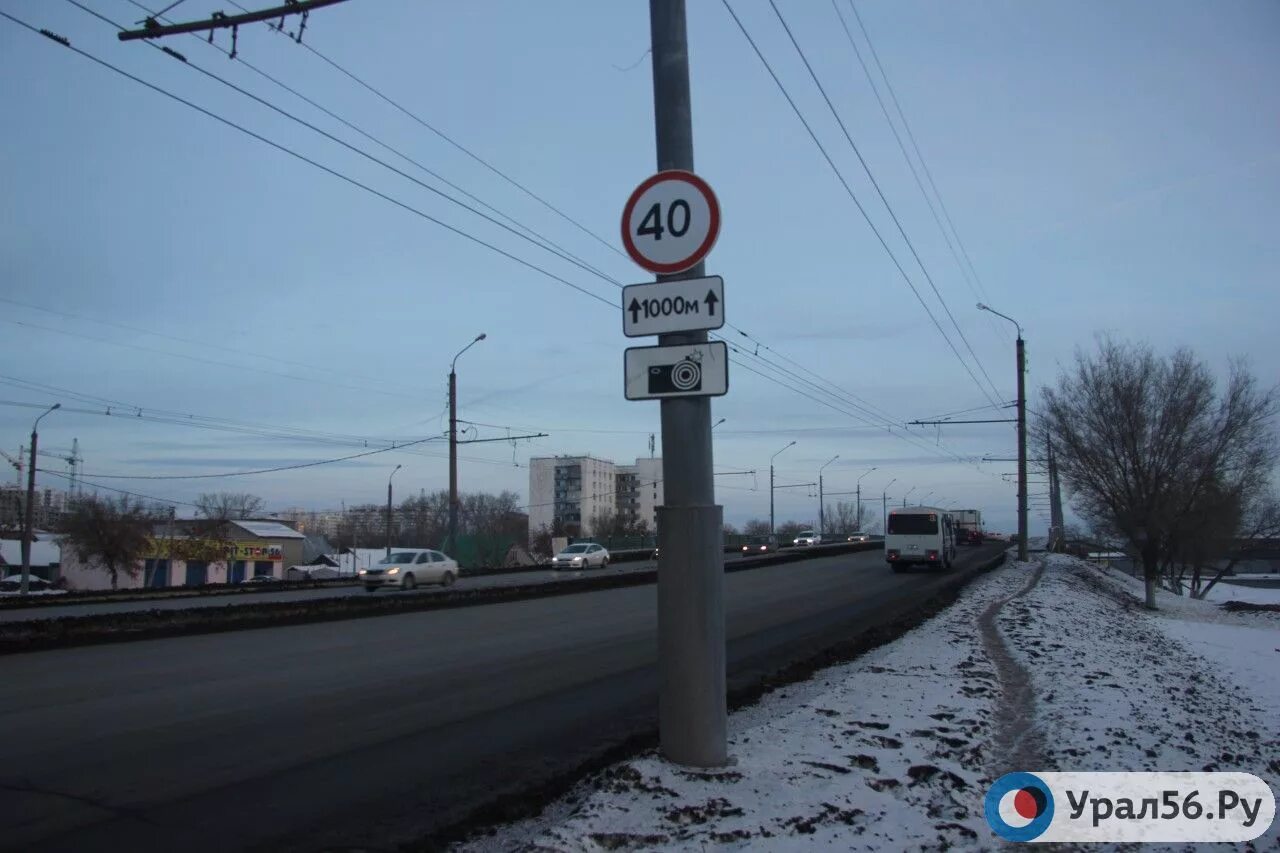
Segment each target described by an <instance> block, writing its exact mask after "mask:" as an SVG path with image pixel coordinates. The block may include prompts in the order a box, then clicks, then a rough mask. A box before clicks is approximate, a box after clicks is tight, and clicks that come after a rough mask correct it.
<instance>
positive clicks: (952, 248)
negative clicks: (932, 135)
mask: <svg viewBox="0 0 1280 853" xmlns="http://www.w3.org/2000/svg"><path fill="white" fill-rule="evenodd" d="M849 5H850V6H852V5H853V0H849ZM831 7H832V8H833V9H835V10H836V16H837V17H838V18H840V27H841V29H843V30H844V34H845V38H846V39H848V41H849V47H851V48H853V55H854V56H855V57H856V58H857V60H858V65H859V66H861V68H862V73H863V74H864V75H865V76H866V78H867V82H868V83H869V84H871V92H872V94H874V95H875V96H876V103H877V104H879V105H880V112H881V113H882V114H883V115H884V120H885V123H887V124H888V125H889V130H890V131H892V133H893V139H894V141H895V142H897V143H898V150H899V151H900V152H902V159H903V160H905V161H906V163H907V168H908V169H910V170H911V177H912V179H913V180H914V181H915V184H916V188H917V189H919V190H920V195H921V197H923V198H924V202H925V204H926V205H928V207H929V213H930V214H931V215H932V216H933V222H934V224H935V225H937V226H938V230H939V231H940V232H941V233H942V239H943V240H944V241H945V242H946V244H947V250H948V251H949V252H950V253H951V258H952V260H954V261H955V262H956V266H957V267H959V269H960V276H961V278H963V279H964V283H965V284H966V285H968V287H969V291H970V292H971V293H972V294H973V295H974V298H975V299H977V300H978V301H979V302H987V301H990V300H989V299H988V298H987V297H986V295H985V293H980V292H979V290H978V288H977V287H975V286H974V283H973V277H972V275H971V274H970V271H969V269H968V268H966V267H965V265H964V261H962V260H961V259H960V255H959V253H958V252H957V251H956V244H955V241H953V240H952V239H951V234H950V232H948V230H947V227H946V226H945V225H943V224H942V218H941V217H940V216H939V215H938V206H937V205H935V204H934V203H933V198H932V197H931V196H930V195H929V192H928V191H927V190H926V189H925V188H924V182H923V181H922V180H921V179H920V171H919V170H918V169H917V168H916V164H915V161H914V160H912V159H911V155H910V154H908V153H907V146H906V144H905V143H904V142H903V141H902V134H900V133H899V132H898V126H897V124H895V123H894V121H893V117H892V116H891V115H890V114H889V107H888V105H887V104H886V103H885V102H884V98H883V97H882V96H881V94H880V87H879V86H877V85H876V80H875V77H874V76H872V74H871V68H870V67H869V66H868V65H867V62H866V60H865V59H863V58H862V50H861V49H860V48H859V47H858V43H857V41H856V40H855V39H854V37H853V33H852V31H850V29H849V22H848V21H847V20H845V16H844V12H842V11H840V3H839V0H831ZM855 13H856V10H855ZM863 36H864V37H865V36H866V29H865V28H864V29H863ZM867 44H868V45H870V41H868V42H867ZM881 71H882V73H883V69H881ZM885 82H886V84H887V83H888V78H887V77H885ZM899 114H901V111H899ZM903 121H904V123H905V117H904V118H903ZM916 154H917V156H919V149H918V148H917V150H916ZM920 162H921V164H922V165H923V164H924V159H923V158H921V160H920ZM938 201H939V202H941V201H942V199H941V196H939V198H938ZM987 322H988V323H989V324H990V325H991V327H992V328H993V329H996V328H998V329H999V330H1000V331H999V332H998V333H997V334H1000V333H1003V334H1005V335H1008V332H1009V330H1008V329H1007V328H1005V327H1004V326H999V325H998V324H997V323H996V321H995V318H994V317H991V316H989V315H988V316H987Z"/></svg>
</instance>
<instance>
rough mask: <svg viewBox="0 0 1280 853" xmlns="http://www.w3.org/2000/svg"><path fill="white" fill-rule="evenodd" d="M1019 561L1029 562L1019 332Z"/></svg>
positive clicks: (1024, 395)
mask: <svg viewBox="0 0 1280 853" xmlns="http://www.w3.org/2000/svg"><path fill="white" fill-rule="evenodd" d="M1017 348H1018V559H1019V560H1020V561H1021V562H1024V563H1025V562H1026V560H1027V387H1026V373H1027V362H1026V350H1025V348H1024V346H1023V343H1022V331H1021V330H1019V331H1018V341H1017Z"/></svg>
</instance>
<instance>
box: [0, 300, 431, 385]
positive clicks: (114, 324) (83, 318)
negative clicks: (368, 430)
mask: <svg viewBox="0 0 1280 853" xmlns="http://www.w3.org/2000/svg"><path fill="white" fill-rule="evenodd" d="M0 302H5V303H8V304H9V305H17V306H19V307H21V308H27V309H30V310H32V311H42V312H44V313H46V314H53V315H54V316H56V317H63V318H66V319H70V320H79V321H81V322H85V323H97V324H99V325H102V326H111V327H113V328H117V329H122V330H124V331H128V332H133V333H135V334H141V335H150V336H152V337H156V338H163V339H165V340H170V341H176V342H178V343H184V344H194V345H199V346H204V347H207V346H208V343H209V342H208V341H200V340H196V339H194V338H183V337H180V336H178V335H170V334H167V333H165V332H157V331H154V330H152V329H146V328H143V327H141V326H131V325H129V324H128V323H120V322H116V321H114V320H103V319H99V318H96V317H86V316H85V315H83V314H75V313H72V312H70V311H64V310H60V309H57V308H48V307H46V306H43V305H36V304H34V303H31V302H23V301H21V300H18V299H11V298H9V297H7V296H0ZM67 334H70V333H67ZM218 349H219V350H221V351H226V352H233V353H236V354H238V355H245V356H249V357H250V358H260V359H263V360H265V361H278V362H280V363H281V364H288V365H292V366H294V367H304V368H307V369H308V370H318V371H320V372H322V373H333V374H335V375H345V376H349V377H351V378H352V379H360V380H362V381H366V382H380V383H383V384H387V383H386V380H385V379H378V378H376V377H372V376H363V375H361V374H358V373H348V372H346V371H343V370H338V369H336V368H332V367H322V366H321V365H318V364H308V363H307V362H305V361H294V360H293V359H288V358H282V357H280V356H273V355H266V354H264V353H257V352H252V351H250V350H242V349H237V348H235V347H231V346H226V345H224V344H222V343H221V342H220V343H219V344H218ZM245 369H253V368H245ZM273 375H277V376H284V375H286V374H273ZM294 378H298V379H301V378H302V377H294ZM306 381H317V380H306ZM326 384H328V383H326ZM336 387H341V388H350V387H351V386H347V385H339V386H336ZM372 390H376V389H372ZM404 390H405V391H406V392H412V396H414V397H415V398H416V397H418V396H421V395H422V394H425V393H429V391H428V389H425V388H422V389H411V388H407V389H404ZM396 396H409V394H408V393H406V394H397V395H396Z"/></svg>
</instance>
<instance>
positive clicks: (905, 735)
mask: <svg viewBox="0 0 1280 853" xmlns="http://www.w3.org/2000/svg"><path fill="white" fill-rule="evenodd" d="M1044 566H1045V568H1044V570H1043V572H1040V571H1038V570H1037V566H1036V565H1035V564H1018V563H1011V564H1009V565H1008V566H1006V567H1004V568H1001V569H998V570H996V571H994V572H991V573H989V574H988V575H986V576H984V577H982V578H980V579H978V580H977V581H975V582H974V583H972V584H970V586H969V587H968V588H967V589H966V591H965V593H964V594H963V595H962V596H961V598H960V599H959V601H957V602H956V603H955V604H954V605H953V606H951V607H950V608H948V609H947V610H945V611H944V612H943V613H941V614H939V615H938V616H937V617H935V618H934V619H933V620H931V621H930V622H928V623H927V624H925V625H923V626H921V627H919V628H917V629H916V630H914V631H911V632H910V633H908V634H907V635H905V636H904V637H902V638H901V639H899V640H897V641H895V642H893V643H891V644H889V645H887V646H884V647H882V648H880V649H878V650H876V651H873V652H871V653H869V654H867V655H865V656H863V657H862V658H860V659H859V660H858V661H856V662H854V663H851V664H847V665H843V666H839V667H833V668H831V669H827V670H824V671H822V672H819V673H818V674H817V675H816V676H815V677H814V678H813V679H811V680H810V681H808V682H805V683H802V684H796V685H792V686H789V687H787V688H784V689H781V690H779V691H777V692H775V693H773V694H770V695H768V696H765V697H764V698H763V699H762V700H761V701H760V702H759V703H758V704H756V705H754V706H752V707H750V708H747V709H744V710H742V711H740V712H738V713H735V714H734V715H733V716H732V717H731V719H730V745H729V749H730V754H731V756H732V759H733V764H732V765H731V766H730V767H728V768H725V769H723V770H720V771H717V772H695V771H691V770H689V769H687V768H681V767H677V766H674V765H671V764H669V763H667V762H665V761H663V760H662V759H660V758H659V757H658V756H657V755H656V754H654V753H649V754H645V755H641V756H639V757H637V758H635V759H632V760H629V761H625V762H622V763H620V764H617V765H614V766H612V767H610V768H608V769H606V770H604V771H602V772H600V773H597V774H594V775H593V776H591V777H589V778H587V779H585V780H583V781H582V782H581V783H580V784H579V785H578V786H577V787H576V788H575V789H574V790H573V791H572V792H571V793H570V794H569V795H567V796H566V797H564V798H563V799H561V800H560V801H558V802H556V803H553V804H551V805H550V806H548V807H547V808H546V809H545V810H544V812H543V813H542V815H540V816H539V817H537V818H533V819H530V820H526V821H522V822H519V823H516V824H513V825H510V826H506V827H502V828H500V829H498V830H497V831H495V832H492V833H491V834H486V835H483V836H480V837H476V838H473V839H472V840H471V841H470V842H468V843H467V844H465V845H462V847H463V848H464V849H473V850H494V849H502V850H612V849H644V850H668V849H670V850H677V849H678V850H687V849H703V848H708V847H716V848H722V847H723V848H728V849H742V850H755V849H767V850H807V849H809V848H811V847H818V846H823V847H825V846H829V845H830V846H834V847H836V848H837V849H857V850H921V849H934V850H943V849H961V850H978V849H995V848H997V847H999V846H1000V845H999V843H998V842H997V839H996V837H995V836H994V834H993V833H992V832H991V830H990V829H989V828H988V826H987V824H986V821H985V819H984V817H983V812H982V802H983V797H984V796H985V794H986V790H987V787H988V785H989V784H990V782H991V781H992V780H993V779H994V778H995V777H997V776H999V775H1000V774H1002V773H1004V772H1006V771H1008V770H1011V769H1022V770H1033V771H1034V770H1045V771H1049V770H1063V771H1070V770H1079V771H1087V770H1147V769H1151V770H1156V769H1159V770H1201V769H1222V770H1228V769H1232V770H1244V771H1248V772H1252V773H1255V774H1257V775H1259V776H1261V777H1262V778H1263V779H1266V780H1267V781H1268V782H1269V783H1270V784H1271V785H1272V788H1273V790H1277V789H1278V788H1277V781H1278V778H1280V741H1277V736H1278V734H1277V733H1278V732H1280V654H1278V653H1277V652H1276V651H1275V649H1276V647H1278V646H1280V633H1277V631H1278V630H1280V615H1278V614H1252V613H1250V614H1235V613H1226V612H1225V611H1222V610H1221V608H1220V607H1217V606H1215V605H1213V604H1212V603H1210V602H1198V601H1190V600H1188V599H1185V598H1182V599H1179V598H1178V597H1176V596H1172V595H1170V596H1164V597H1162V600H1161V604H1162V605H1166V604H1168V609H1167V610H1166V611H1163V612H1161V613H1159V614H1150V613H1147V612H1145V611H1143V610H1142V609H1141V607H1140V606H1139V599H1137V598H1135V594H1136V595H1138V596H1140V595H1141V584H1140V583H1137V582H1135V581H1133V580H1132V579H1130V578H1126V577H1125V576H1123V575H1121V574H1119V573H1113V572H1109V571H1107V570H1103V569H1099V568H1098V567H1096V566H1092V565H1089V564H1087V563H1083V562H1081V561H1078V560H1074V559H1071V558H1065V557H1060V556H1057V555H1050V556H1047V557H1045V558H1044ZM1033 580H1034V581H1035V582H1034V583H1033V584H1032V585H1030V586H1029V588H1028V582H1029V581H1033ZM1006 599H1008V600H1007V602H1006ZM1166 599H1168V600H1172V601H1167V600H1166ZM1001 605H1003V606H1002V607H1001ZM984 613H986V618H985V619H984ZM984 626H985V631H984ZM984 633H985V639H986V641H985V642H984ZM1268 644H1270V647H1271V651H1270V655H1271V657H1268V656H1267V654H1266V653H1265V647H1266V646H1267V645H1268ZM1002 678H1003V679H1004V681H1002V680H1001V679H1002ZM1011 762H1012V763H1011ZM1026 762H1032V763H1034V766H1025V763H1026ZM1276 848H1277V828H1276V827H1272V828H1271V830H1269V831H1268V832H1267V833H1266V835H1264V836H1263V838H1261V839H1259V840H1258V841H1257V842H1255V849H1258V850H1263V849H1276Z"/></svg>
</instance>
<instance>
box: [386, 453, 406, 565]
mask: <svg viewBox="0 0 1280 853" xmlns="http://www.w3.org/2000/svg"><path fill="white" fill-rule="evenodd" d="M403 467H404V466H403V465H397V466H396V467H394V468H392V469H391V475H390V476H389V477H387V558H388V559H390V558H391V478H392V477H394V476H395V475H396V472H397V471H399V470H400V469H401V468H403Z"/></svg>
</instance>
